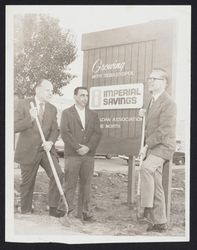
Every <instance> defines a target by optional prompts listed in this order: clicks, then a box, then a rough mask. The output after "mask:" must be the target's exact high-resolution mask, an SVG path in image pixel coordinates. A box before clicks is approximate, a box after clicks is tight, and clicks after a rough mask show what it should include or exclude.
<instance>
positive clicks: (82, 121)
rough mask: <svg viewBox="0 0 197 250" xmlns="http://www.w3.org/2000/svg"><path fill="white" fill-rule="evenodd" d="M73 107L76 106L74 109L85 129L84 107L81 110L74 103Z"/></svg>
mask: <svg viewBox="0 0 197 250" xmlns="http://www.w3.org/2000/svg"><path fill="white" fill-rule="evenodd" d="M75 108H76V110H77V112H78V114H79V117H80V120H81V123H82V126H83V128H84V129H85V108H84V109H82V110H81V109H79V108H78V107H77V106H76V105H75Z"/></svg>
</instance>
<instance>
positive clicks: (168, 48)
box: [82, 20, 174, 156]
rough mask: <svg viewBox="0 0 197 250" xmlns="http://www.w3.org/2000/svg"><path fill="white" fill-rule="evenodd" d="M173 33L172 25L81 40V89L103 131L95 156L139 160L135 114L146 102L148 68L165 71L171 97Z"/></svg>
mask: <svg viewBox="0 0 197 250" xmlns="http://www.w3.org/2000/svg"><path fill="white" fill-rule="evenodd" d="M173 32H174V23H173V21H171V20H170V21H167V20H165V21H154V22H150V23H147V24H140V25H135V26H128V27H123V28H118V29H113V30H106V31H101V32H94V33H89V34H84V35H83V37H82V50H83V51H84V65H83V85H84V86H87V87H88V88H89V89H90V108H91V109H94V110H96V111H97V112H98V114H99V118H100V122H101V128H102V130H103V137H102V140H101V143H100V145H99V147H98V150H97V152H98V153H104V154H107V153H116V154H126V155H130V156H133V155H137V154H138V151H139V147H140V138H141V127H142V120H141V118H140V117H139V115H138V111H139V109H140V108H141V107H142V106H143V103H146V102H147V100H148V98H149V95H148V92H147V86H146V79H147V77H148V76H149V73H150V72H151V69H152V68H155V67H157V68H158V67H160V68H164V69H166V70H167V71H168V73H169V75H170V79H169V85H168V91H169V92H170V93H171V92H172V91H173V89H172V85H171V80H172V79H171V75H172V60H173V56H172V47H173Z"/></svg>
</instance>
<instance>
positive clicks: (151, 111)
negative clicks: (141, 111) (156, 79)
mask: <svg viewBox="0 0 197 250" xmlns="http://www.w3.org/2000/svg"><path fill="white" fill-rule="evenodd" d="M165 97H166V93H165V91H164V92H163V93H162V94H161V95H160V96H159V97H158V99H157V100H156V101H155V102H154V103H153V104H152V106H151V108H150V109H149V108H148V112H147V118H146V121H147V123H148V121H149V120H151V117H152V115H154V114H155V113H156V111H157V109H158V108H159V107H160V105H161V103H162V102H163V100H164V99H165ZM150 102H151V100H150ZM150 102H149V105H148V107H149V106H150Z"/></svg>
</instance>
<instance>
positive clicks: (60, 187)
mask: <svg viewBox="0 0 197 250" xmlns="http://www.w3.org/2000/svg"><path fill="white" fill-rule="evenodd" d="M30 105H31V108H35V106H34V104H33V102H30ZM36 124H37V126H38V130H39V132H40V136H41V139H42V142H43V143H45V142H46V140H45V137H44V133H43V131H42V128H41V126H40V121H39V119H38V116H36ZM46 154H47V157H48V160H49V163H50V166H51V170H52V172H53V176H54V178H55V182H56V184H57V187H58V190H59V193H60V199H61V200H62V201H63V204H64V205H65V208H66V211H65V212H66V213H65V217H68V202H67V200H66V198H65V195H64V191H63V189H62V185H61V182H60V180H59V177H58V175H57V172H56V169H55V166H54V163H53V160H52V157H51V154H50V152H49V151H46ZM66 220H67V222H68V223H69V221H68V218H66Z"/></svg>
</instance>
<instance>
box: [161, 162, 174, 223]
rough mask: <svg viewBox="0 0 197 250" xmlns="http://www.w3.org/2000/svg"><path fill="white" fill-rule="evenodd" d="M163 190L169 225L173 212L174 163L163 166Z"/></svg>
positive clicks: (166, 163)
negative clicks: (171, 212)
mask: <svg viewBox="0 0 197 250" xmlns="http://www.w3.org/2000/svg"><path fill="white" fill-rule="evenodd" d="M162 183H163V188H164V194H165V201H166V215H167V221H168V224H169V223H170V210H171V186H172V161H166V162H165V163H164V166H163V179H162Z"/></svg>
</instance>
